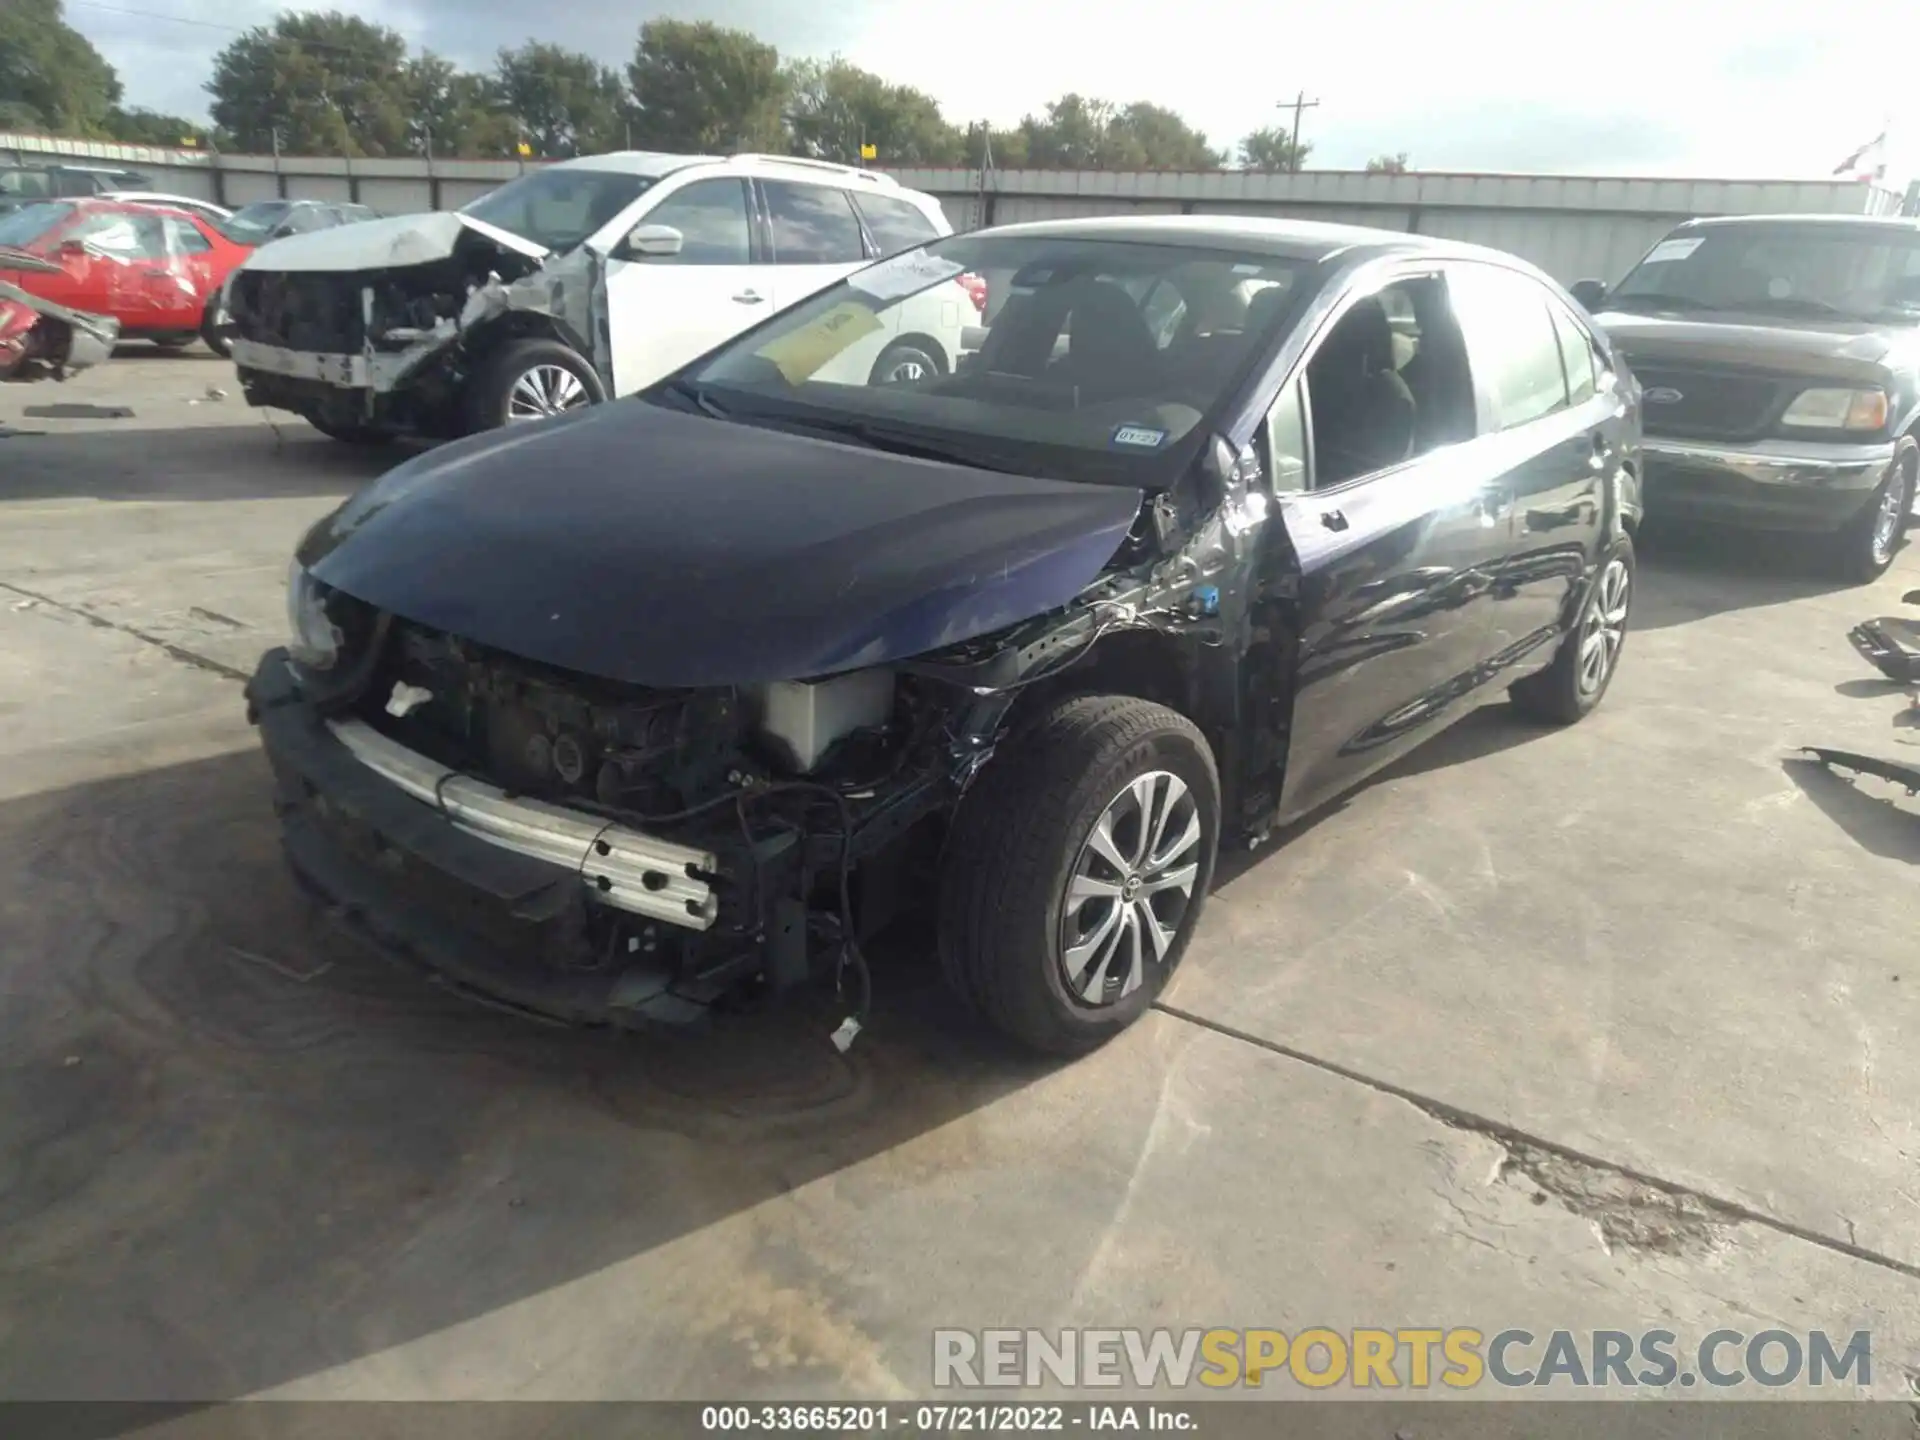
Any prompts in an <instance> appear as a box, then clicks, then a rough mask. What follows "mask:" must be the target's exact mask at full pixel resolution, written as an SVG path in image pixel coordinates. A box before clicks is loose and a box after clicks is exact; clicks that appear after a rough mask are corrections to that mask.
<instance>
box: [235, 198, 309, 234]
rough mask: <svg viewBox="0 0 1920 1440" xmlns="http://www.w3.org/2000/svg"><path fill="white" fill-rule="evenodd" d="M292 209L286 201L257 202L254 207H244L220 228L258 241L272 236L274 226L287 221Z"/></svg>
mask: <svg viewBox="0 0 1920 1440" xmlns="http://www.w3.org/2000/svg"><path fill="white" fill-rule="evenodd" d="M292 208H293V206H292V204H291V203H290V202H288V201H285V200H260V201H256V202H255V203H254V204H252V205H242V206H241V207H240V208H239V209H238V210H236V211H234V212H233V214H231V215H230V216H228V217H227V218H226V219H225V220H223V221H221V222H220V228H221V229H223V230H226V231H228V232H229V233H230V234H233V235H237V236H240V237H243V238H248V237H250V238H253V239H258V238H259V237H260V236H263V235H270V234H272V233H273V228H274V226H276V225H278V224H279V223H280V222H281V221H282V220H284V219H286V218H287V212H288V211H289V210H291V209H292Z"/></svg>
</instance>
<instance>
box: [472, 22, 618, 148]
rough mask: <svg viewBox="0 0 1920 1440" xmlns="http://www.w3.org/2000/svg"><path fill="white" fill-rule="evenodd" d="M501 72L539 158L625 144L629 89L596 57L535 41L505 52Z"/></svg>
mask: <svg viewBox="0 0 1920 1440" xmlns="http://www.w3.org/2000/svg"><path fill="white" fill-rule="evenodd" d="M496 73H497V74H498V77H499V89H500V93H501V96H502V97H503V99H504V100H505V102H506V106H507V109H508V110H509V111H510V112H511V113H512V115H513V116H514V118H515V119H517V120H518V121H519V122H520V125H521V128H522V131H523V132H524V134H525V135H526V138H527V139H528V141H529V142H531V144H532V145H533V148H534V152H535V153H536V154H540V155H549V156H555V157H561V156H574V155H593V154H597V153H599V152H602V151H606V150H618V149H620V148H621V146H622V145H623V144H624V142H625V132H626V98H627V90H626V85H625V83H624V82H623V81H622V80H621V78H620V76H619V75H618V74H617V73H615V72H614V71H612V70H609V69H608V68H606V67H605V66H604V65H601V64H599V63H598V62H597V61H596V60H594V58H593V57H592V56H590V55H582V54H579V53H578V52H576V51H573V50H565V49H562V48H561V47H560V46H558V45H546V44H542V43H541V42H539V41H536V40H529V41H528V42H527V43H526V44H525V45H522V46H521V47H520V48H519V49H518V50H502V51H501V52H500V59H499V67H498V70H497V72H496Z"/></svg>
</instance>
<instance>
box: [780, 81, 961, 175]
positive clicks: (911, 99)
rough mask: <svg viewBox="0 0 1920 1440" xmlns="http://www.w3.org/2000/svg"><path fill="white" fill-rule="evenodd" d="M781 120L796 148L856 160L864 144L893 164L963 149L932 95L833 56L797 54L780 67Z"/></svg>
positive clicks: (937, 160)
mask: <svg viewBox="0 0 1920 1440" xmlns="http://www.w3.org/2000/svg"><path fill="white" fill-rule="evenodd" d="M786 88H787V125H788V133H789V136H790V138H791V140H792V144H793V149H794V152H795V153H796V154H800V155H809V156H812V157H813V158H814V159H816V160H842V161H846V162H848V163H852V164H858V163H859V160H860V147H861V145H862V144H869V145H872V146H873V147H874V149H875V150H876V151H877V152H878V155H877V156H876V159H877V161H879V162H881V163H886V164H893V165H954V164H958V163H959V161H960V159H961V157H962V155H963V154H964V153H965V149H966V145H965V141H964V139H963V137H962V136H961V134H960V131H959V130H958V129H957V128H956V127H954V126H952V125H949V124H948V123H947V121H946V119H945V117H943V116H942V115H941V114H940V105H939V102H938V101H936V100H935V99H934V98H933V97H932V96H931V95H928V94H926V93H925V92H924V91H920V90H915V89H913V88H912V87H911V86H908V85H893V84H889V83H888V82H887V81H885V80H883V79H881V78H880V76H878V75H875V74H874V73H873V72H872V71H869V70H862V69H861V68H860V67H859V66H857V65H850V64H848V63H847V62H846V61H845V60H842V59H840V58H839V57H838V56H835V57H834V58H833V59H831V60H826V61H820V60H802V61H799V62H797V63H795V64H793V65H791V66H789V67H788V69H787V72H786Z"/></svg>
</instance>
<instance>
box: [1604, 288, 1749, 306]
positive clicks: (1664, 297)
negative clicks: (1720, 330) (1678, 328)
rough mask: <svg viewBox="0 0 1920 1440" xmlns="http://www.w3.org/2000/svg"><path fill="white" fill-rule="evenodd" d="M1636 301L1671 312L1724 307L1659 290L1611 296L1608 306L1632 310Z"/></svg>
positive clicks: (1709, 301) (1708, 301)
mask: <svg viewBox="0 0 1920 1440" xmlns="http://www.w3.org/2000/svg"><path fill="white" fill-rule="evenodd" d="M1635 301H1644V302H1646V304H1648V305H1653V306H1664V307H1665V308H1666V309H1669V310H1719V309H1721V308H1722V307H1721V306H1719V305H1716V304H1714V303H1713V301H1711V300H1700V299H1697V298H1695V297H1694V296H1692V295H1668V294H1666V293H1664V292H1663V291H1659V290H1642V291H1640V292H1638V293H1637V294H1636V293H1632V292H1629V293H1628V294H1625V295H1619V294H1615V295H1609V296H1608V297H1607V304H1608V305H1610V306H1614V307H1617V308H1619V309H1622V310H1626V309H1631V308H1632V307H1633V304H1634V302H1635Z"/></svg>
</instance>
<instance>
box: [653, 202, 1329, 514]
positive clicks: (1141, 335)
mask: <svg viewBox="0 0 1920 1440" xmlns="http://www.w3.org/2000/svg"><path fill="white" fill-rule="evenodd" d="M1303 268H1304V262H1300V261H1295V260H1287V259H1279V258H1275V257H1273V256H1270V255H1260V254H1239V253H1235V252H1232V251H1227V250H1215V249H1206V248H1200V247H1194V246H1183V245H1143V244H1134V243H1129V242H1123V241H1111V240H1089V239H1080V238H1073V239H1066V238H1057V239H1056V238H1044V239H1043V238H1030V239H1029V238H1020V237H999V238H996V237H993V236H988V235H961V236H953V237H950V238H948V239H944V240H940V241H936V242H934V243H932V244H930V245H927V246H924V247H922V248H920V249H916V250H909V251H906V252H905V253H904V254H901V255H897V256H894V257H893V258H892V259H889V260H883V261H881V262H880V263H879V264H877V265H873V266H870V267H869V268H867V269H865V270H862V271H857V272H856V273H855V274H853V275H851V276H849V277H848V278H847V279H846V280H845V281H843V282H842V283H841V284H839V285H836V286H833V287H831V288H830V289H828V290H825V291H823V292H822V293H821V294H819V295H817V296H814V297H813V298H812V299H810V300H807V301H804V302H803V303H801V304H799V305H797V306H795V307H794V308H792V309H791V310H788V311H786V312H785V313H783V314H781V315H779V316H777V317H776V318H775V319H773V320H771V321H769V322H768V323H767V324H765V325H763V326H761V327H760V328H759V329H757V330H754V331H753V332H751V333H750V334H748V335H746V336H744V337H742V338H741V339H740V340H738V341H736V342H734V343H733V344H732V345H729V346H727V347H726V348H724V349H722V350H720V351H719V352H717V353H716V354H715V355H714V356H713V357H712V358H711V359H710V360H709V361H707V363H706V364H704V365H702V366H701V367H700V368H699V369H698V370H696V371H694V372H693V373H692V374H691V375H690V376H689V377H687V381H686V384H684V385H682V386H680V387H678V388H679V389H680V390H681V391H682V393H689V387H691V393H692V394H693V395H694V396H695V398H696V399H697V400H698V401H699V402H700V403H702V405H703V408H707V409H708V410H709V411H710V412H717V413H722V414H726V415H729V416H732V417H734V418H739V419H742V420H749V421H751V420H762V421H768V422H771V423H776V424H778V423H781V422H788V423H793V424H796V425H798V426H800V427H801V428H808V427H815V428H820V429H823V430H826V431H828V432H830V433H839V434H848V435H851V436H853V437H854V438H856V439H861V440H864V441H866V442H868V443H872V444H876V445H879V446H881V447H882V448H895V449H902V450H909V451H911V450H914V449H918V450H920V451H922V452H928V451H932V452H934V453H944V454H950V455H951V456H952V458H956V459H963V460H969V461H971V462H972V463H979V464H989V465H997V466H999V467H1000V468H1007V469H1022V470H1024V469H1029V468H1033V469H1044V470H1046V471H1047V473H1050V474H1056V475H1059V476H1060V477H1061V478H1065V479H1090V480H1111V481H1114V482H1117V483H1126V484H1137V483H1141V482H1142V480H1143V479H1144V478H1145V477H1146V473H1147V472H1149V471H1152V470H1156V469H1158V468H1160V467H1162V466H1164V465H1165V464H1166V463H1167V461H1168V459H1169V457H1172V456H1173V455H1174V454H1175V453H1176V452H1177V451H1181V450H1183V449H1184V446H1183V442H1185V441H1187V440H1188V439H1189V438H1190V437H1195V436H1197V435H1198V434H1200V433H1201V432H1202V429H1203V426H1202V422H1203V421H1204V420H1206V419H1207V418H1208V417H1209V416H1210V415H1211V414H1212V413H1213V412H1214V411H1215V410H1216V409H1217V408H1218V406H1219V405H1220V403H1221V402H1222V401H1223V400H1224V399H1225V398H1226V397H1227V396H1228V395H1229V394H1230V393H1231V392H1232V390H1233V389H1234V388H1235V386H1236V385H1237V383H1238V382H1239V381H1240V380H1241V379H1242V378H1243V377H1244V376H1245V375H1246V374H1247V373H1248V371H1249V370H1250V368H1251V367H1252V365H1253V364H1254V363H1255V362H1257V361H1258V360H1259V359H1261V358H1262V357H1263V356H1264V355H1265V354H1267V353H1270V348H1271V347H1270V342H1271V340H1272V338H1273V337H1274V336H1275V335H1276V334H1277V333H1278V331H1279V330H1280V328H1281V326H1282V324H1283V322H1284V318H1285V317H1286V316H1288V315H1289V314H1290V312H1291V311H1292V309H1293V301H1294V300H1295V298H1296V295H1295V292H1296V288H1297V281H1298V279H1299V276H1300V274H1301V272H1302V269H1303ZM982 279H984V283H985V285H986V287H987V290H988V292H989V295H988V301H987V309H988V312H989V313H991V314H992V315H993V316H994V319H993V323H992V326H991V327H990V328H984V327H981V326H979V325H978V324H977V323H976V322H977V321H978V320H979V318H980V312H979V310H977V309H976V307H975V304H974V301H973V298H972V295H971V293H970V287H977V286H978V285H979V284H980V283H981V281H982ZM976 345H977V349H976V348H974V347H975V346H976Z"/></svg>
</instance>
